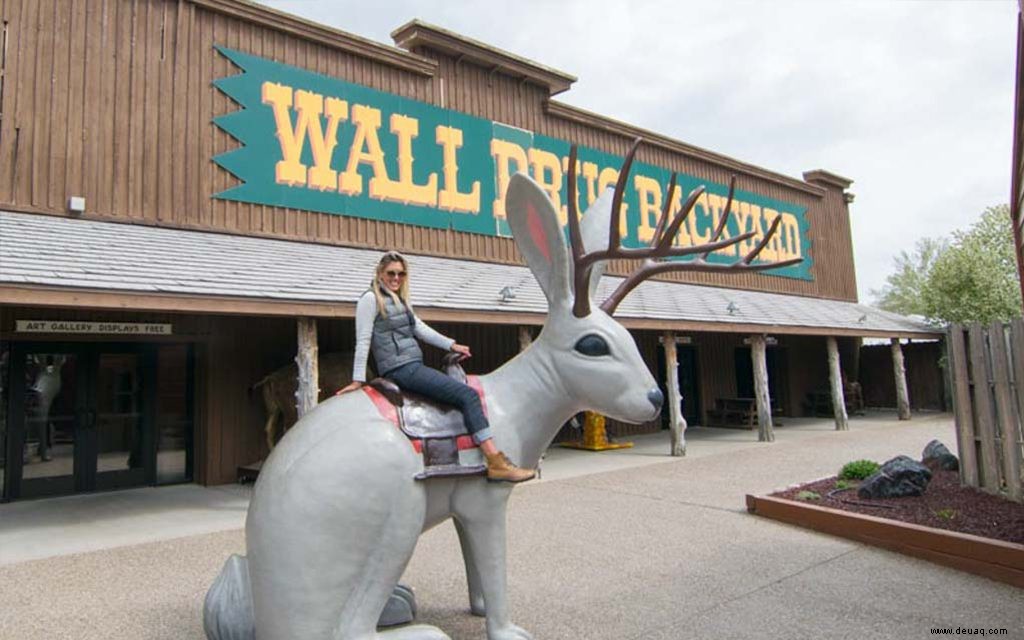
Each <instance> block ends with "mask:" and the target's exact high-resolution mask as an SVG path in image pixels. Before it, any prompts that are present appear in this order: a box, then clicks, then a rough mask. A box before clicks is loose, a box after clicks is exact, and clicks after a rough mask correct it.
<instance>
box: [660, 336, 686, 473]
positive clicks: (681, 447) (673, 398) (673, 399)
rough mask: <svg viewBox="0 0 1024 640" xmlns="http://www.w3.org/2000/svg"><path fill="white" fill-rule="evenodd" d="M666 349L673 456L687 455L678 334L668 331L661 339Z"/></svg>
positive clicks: (666, 374)
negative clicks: (677, 343) (677, 345)
mask: <svg viewBox="0 0 1024 640" xmlns="http://www.w3.org/2000/svg"><path fill="white" fill-rule="evenodd" d="M661 341H662V344H663V345H664V347H665V386H666V387H668V407H669V430H670V431H671V432H672V451H671V455H673V456H676V457H679V456H685V455H686V418H684V417H683V411H682V407H683V405H682V402H683V398H682V395H681V394H680V393H679V359H678V357H677V355H676V334H675V333H674V332H672V331H666V332H665V334H664V335H663V336H662V338H661Z"/></svg>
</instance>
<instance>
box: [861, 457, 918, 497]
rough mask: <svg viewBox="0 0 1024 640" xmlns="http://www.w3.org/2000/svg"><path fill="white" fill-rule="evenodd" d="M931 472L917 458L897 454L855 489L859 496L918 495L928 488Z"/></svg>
mask: <svg viewBox="0 0 1024 640" xmlns="http://www.w3.org/2000/svg"><path fill="white" fill-rule="evenodd" d="M931 479H932V472H931V471H930V470H929V469H928V467H926V466H924V465H923V464H921V463H920V462H918V461H917V460H914V459H913V458H910V457H907V456H897V457H895V458H893V459H892V460H889V461H888V462H886V463H885V464H883V465H882V467H881V468H880V469H879V470H878V471H876V472H874V473H873V474H871V475H870V476H868V478H867V479H866V480H864V482H862V483H861V485H860V488H859V489H857V495H859V496H860V497H861V498H902V497H904V496H919V495H921V494H922V493H924V490H925V489H927V488H928V483H929V482H931Z"/></svg>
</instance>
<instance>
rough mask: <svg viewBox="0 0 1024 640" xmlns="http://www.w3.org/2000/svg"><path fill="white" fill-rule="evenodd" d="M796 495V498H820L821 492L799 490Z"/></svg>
mask: <svg viewBox="0 0 1024 640" xmlns="http://www.w3.org/2000/svg"><path fill="white" fill-rule="evenodd" d="M796 497H797V500H821V494H819V493H815V492H814V491H801V492H800V493H798V494H796Z"/></svg>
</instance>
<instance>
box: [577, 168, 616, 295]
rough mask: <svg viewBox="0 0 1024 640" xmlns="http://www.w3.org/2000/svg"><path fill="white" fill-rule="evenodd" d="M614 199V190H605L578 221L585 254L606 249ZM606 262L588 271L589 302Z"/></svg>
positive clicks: (597, 264)
mask: <svg viewBox="0 0 1024 640" xmlns="http://www.w3.org/2000/svg"><path fill="white" fill-rule="evenodd" d="M614 199H615V190H614V189H612V188H611V187H608V188H607V189H605V190H604V191H603V192H602V193H601V196H600V197H599V198H598V199H597V200H594V202H593V203H591V205H590V207H588V208H587V210H586V212H585V213H584V214H583V218H582V219H581V220H580V236H582V239H583V250H584V251H585V252H587V253H596V252H598V251H604V250H605V249H607V248H608V225H609V224H611V219H612V201H613V200H614ZM607 266H608V261H607V260H598V261H597V262H595V263H594V266H593V267H591V269H590V288H589V293H590V300H591V302H593V301H594V294H595V293H596V292H597V285H598V283H600V282H601V276H602V275H604V270H605V267H607Z"/></svg>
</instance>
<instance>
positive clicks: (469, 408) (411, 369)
mask: <svg viewBox="0 0 1024 640" xmlns="http://www.w3.org/2000/svg"><path fill="white" fill-rule="evenodd" d="M384 377H385V378H388V379H389V380H391V381H393V382H394V383H395V384H397V385H398V386H399V387H401V388H402V389H405V390H406V391H412V392H413V393H418V394H420V395H421V396H426V397H427V398H430V399H431V400H436V401H438V402H443V403H445V404H450V405H452V406H454V407H457V408H458V409H459V411H461V412H462V418H463V420H465V421H466V428H467V429H469V433H470V435H472V436H473V442H475V443H477V444H480V443H481V442H483V441H484V440H488V439H490V438H491V425H490V423H489V422H487V416H485V415H484V408H483V406H482V405H481V404H480V396H479V395H477V393H476V391H474V390H473V389H472V388H470V387H469V386H468V385H465V384H462V383H461V382H459V381H458V380H456V379H455V378H452V377H451V376H448V375H445V374H443V373H441V372H440V371H438V370H437V369H431V368H430V367H427V366H425V365H424V364H423V363H422V362H409V363H406V364H403V365H402V366H400V367H396V368H394V369H392V370H391V371H388V372H387V373H385V374H384Z"/></svg>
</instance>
